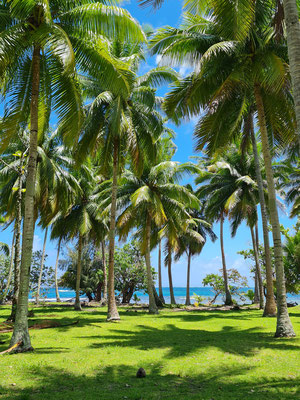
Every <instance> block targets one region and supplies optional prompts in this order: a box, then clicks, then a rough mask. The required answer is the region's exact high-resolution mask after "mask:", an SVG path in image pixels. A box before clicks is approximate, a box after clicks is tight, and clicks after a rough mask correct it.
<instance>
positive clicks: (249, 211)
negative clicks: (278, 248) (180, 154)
mask: <svg viewBox="0 0 300 400" xmlns="http://www.w3.org/2000/svg"><path fill="white" fill-rule="evenodd" d="M240 147H241V146H240V143H238V144H237V146H236V145H235V146H232V147H231V148H230V149H229V151H227V152H226V154H224V156H223V159H222V161H223V162H221V163H220V162H219V163H217V167H218V173H220V174H221V175H222V176H224V181H225V182H226V183H225V184H226V185H230V186H231V194H230V196H229V197H228V198H227V199H226V204H225V208H226V211H227V212H228V213H229V218H230V220H231V227H232V236H235V235H236V232H237V229H238V227H239V225H240V224H241V222H242V221H243V220H246V222H247V225H248V226H249V228H250V232H251V238H252V244H253V252H254V258H255V264H256V277H257V279H258V288H259V302H260V308H261V309H263V308H264V291H263V282H262V277H261V269H260V264H259V256H258V246H257V242H258V238H256V234H255V227H257V207H256V206H257V203H258V198H259V195H258V188H257V186H258V185H257V183H256V182H255V179H256V165H255V161H254V158H253V157H252V155H251V154H248V153H246V152H245V151H241V150H240Z"/></svg>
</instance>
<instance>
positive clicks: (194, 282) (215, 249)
mask: <svg viewBox="0 0 300 400" xmlns="http://www.w3.org/2000/svg"><path fill="white" fill-rule="evenodd" d="M124 6H125V7H126V8H127V9H128V10H129V11H130V13H131V14H132V15H133V16H134V17H135V18H136V19H137V20H138V21H139V22H140V23H141V24H146V23H149V24H151V25H152V26H153V27H154V28H158V27H161V26H164V25H171V26H176V25H178V23H179V20H180V14H181V2H180V1H179V0H178V1H177V0H166V1H165V4H164V6H163V7H162V8H161V9H159V10H158V11H156V12H155V13H154V12H153V11H151V10H150V9H149V8H146V9H145V8H141V7H139V6H138V5H137V0H131V1H126V2H125V4H124ZM156 61H157V59H156V57H149V58H148V59H147V63H146V64H145V65H143V66H142V67H141V71H140V72H141V73H144V72H146V71H147V70H149V69H150V68H153V67H155V66H156V65H157V64H156ZM181 72H183V73H184V68H182V69H181ZM162 91H163V92H164V91H165V89H163V90H162ZM1 114H2V110H1V108H0V115H1ZM194 124H195V121H191V122H188V123H183V124H182V125H181V126H180V127H173V126H172V128H173V129H174V130H175V131H176V133H177V137H176V140H175V143H176V145H177V147H178V150H177V153H176V155H175V158H174V159H175V160H176V161H180V162H185V161H189V158H190V157H191V156H194V155H199V154H196V153H194V151H193V127H194ZM280 222H281V223H282V224H283V225H284V226H285V227H292V225H293V224H294V223H295V221H293V220H290V219H289V218H288V216H287V215H285V214H284V213H282V212H280ZM214 230H215V233H216V234H217V235H218V236H219V225H218V224H215V226H214ZM224 237H225V251H226V257H227V266H228V268H237V269H238V270H239V271H240V273H241V274H242V275H245V276H247V277H248V278H249V277H250V274H249V263H247V262H246V261H245V260H244V259H243V257H242V256H239V255H238V254H237V252H238V251H240V250H244V249H247V248H249V247H251V237H250V232H249V228H247V227H246V225H245V224H243V225H242V226H241V227H240V229H239V230H238V233H237V235H236V237H235V238H233V239H232V238H231V236H230V231H229V224H228V223H227V222H226V223H225V234H224ZM260 237H261V238H262V231H261V223H260ZM11 239H12V234H11V230H10V228H9V229H7V230H6V231H3V232H0V241H4V242H6V243H9V244H10V243H11ZM42 244H43V232H42V231H41V229H40V228H39V227H37V229H36V231H35V237H34V250H38V249H41V247H42ZM46 251H47V254H48V259H47V264H51V265H54V263H55V257H56V243H55V242H50V241H49V240H48V242H47V250H46ZM157 257H158V256H157V251H153V253H152V264H153V266H154V267H155V268H157ZM186 264H187V260H186V258H184V257H183V258H182V259H181V260H180V261H179V262H177V263H176V264H174V265H173V284H174V286H182V287H183V286H185V283H186ZM220 268H221V254H220V242H219V240H217V241H216V242H215V243H212V242H210V241H208V242H207V244H206V245H205V247H204V249H203V251H202V253H201V255H200V256H197V257H195V258H194V259H193V261H192V271H191V286H202V279H203V278H204V276H205V275H206V274H208V273H218V272H219V269H220ZM249 285H250V286H252V285H253V283H252V281H251V279H250V278H249ZM163 286H168V277H167V271H166V269H165V268H163Z"/></svg>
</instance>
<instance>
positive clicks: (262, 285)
mask: <svg viewBox="0 0 300 400" xmlns="http://www.w3.org/2000/svg"><path fill="white" fill-rule="evenodd" d="M256 213H257V211H256ZM255 244H256V251H257V258H258V260H259V236H258V224H257V222H256V224H255ZM257 280H258V288H259V291H260V296H263V297H264V284H263V278H262V273H261V268H260V264H259V273H258V275H257Z"/></svg>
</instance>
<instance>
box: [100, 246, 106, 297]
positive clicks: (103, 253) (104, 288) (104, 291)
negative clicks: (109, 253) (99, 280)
mask: <svg viewBox="0 0 300 400" xmlns="http://www.w3.org/2000/svg"><path fill="white" fill-rule="evenodd" d="M101 251H102V264H103V299H102V301H101V303H102V304H105V303H106V302H107V273H106V259H105V242H104V240H102V242H101Z"/></svg>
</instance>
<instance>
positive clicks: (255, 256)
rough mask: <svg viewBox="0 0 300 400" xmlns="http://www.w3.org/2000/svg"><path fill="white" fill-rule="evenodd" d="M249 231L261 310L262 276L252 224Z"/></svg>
mask: <svg viewBox="0 0 300 400" xmlns="http://www.w3.org/2000/svg"><path fill="white" fill-rule="evenodd" d="M250 231H251V238H252V245H253V253H254V259H255V270H256V275H257V281H258V290H259V308H260V309H261V310H263V309H264V288H263V284H262V278H261V270H260V265H259V258H258V249H257V246H256V240H255V234H254V230H253V227H252V226H250Z"/></svg>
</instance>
